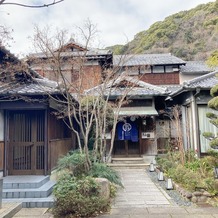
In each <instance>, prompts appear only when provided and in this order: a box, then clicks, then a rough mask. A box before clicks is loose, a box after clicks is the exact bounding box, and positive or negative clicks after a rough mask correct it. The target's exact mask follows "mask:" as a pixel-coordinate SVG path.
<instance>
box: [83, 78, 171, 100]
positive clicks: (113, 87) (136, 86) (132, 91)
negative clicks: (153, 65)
mask: <svg viewBox="0 0 218 218" xmlns="http://www.w3.org/2000/svg"><path fill="white" fill-rule="evenodd" d="M122 82H126V84H127V86H126V87H123V86H119V84H122ZM128 85H129V88H128ZM127 88H128V89H127ZM86 93H89V94H94V95H99V94H103V95H105V96H107V95H110V96H121V95H126V96H160V95H163V96H164V95H167V94H168V93H169V90H168V89H167V88H163V87H160V86H155V85H152V84H149V83H146V82H143V81H141V80H138V79H136V78H134V77H130V76H126V75H124V74H121V75H120V76H119V77H118V78H117V79H115V80H111V81H109V82H108V83H107V84H102V85H99V86H96V87H94V88H92V89H89V90H86Z"/></svg>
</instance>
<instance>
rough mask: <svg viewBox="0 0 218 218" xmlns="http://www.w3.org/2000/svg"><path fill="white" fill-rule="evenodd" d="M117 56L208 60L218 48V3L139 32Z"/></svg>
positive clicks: (116, 50)
mask: <svg viewBox="0 0 218 218" xmlns="http://www.w3.org/2000/svg"><path fill="white" fill-rule="evenodd" d="M108 48H109V49H111V50H112V51H113V52H114V54H124V53H135V54H139V53H166V52H167V53H169V52H170V53H172V54H174V55H176V56H177V57H180V58H182V59H184V60H205V59H206V58H207V57H208V56H209V55H210V54H211V52H212V51H214V50H215V49H217V48H218V0H216V1H215V2H210V3H207V4H202V5H199V6H197V7H196V8H193V9H191V10H188V11H181V12H179V13H176V14H173V15H171V16H169V17H166V18H165V19H164V21H158V22H156V23H154V24H153V25H151V27H150V28H149V29H148V30H145V31H142V32H139V33H137V34H136V35H135V37H134V39H133V40H132V41H130V42H129V43H127V44H126V45H115V46H111V47H108Z"/></svg>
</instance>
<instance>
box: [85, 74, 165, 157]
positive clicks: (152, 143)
mask: <svg viewBox="0 0 218 218" xmlns="http://www.w3.org/2000/svg"><path fill="white" fill-rule="evenodd" d="M102 86H104V85H100V86H97V87H94V88H92V89H89V90H87V93H89V94H90V95H98V94H99V93H100V91H102ZM106 87H107V88H105V89H104V90H103V94H104V96H108V95H109V100H110V101H111V102H114V101H116V100H118V99H119V98H120V96H125V99H126V100H128V103H126V102H125V103H124V104H122V107H121V108H114V113H119V119H118V123H117V127H116V137H115V141H114V147H113V153H112V156H113V157H143V156H155V155H157V153H158V144H157V140H158V132H157V129H156V123H157V122H159V119H158V110H160V109H162V108H165V102H164V99H165V98H166V97H167V96H168V94H169V91H168V90H167V89H166V88H162V87H159V86H156V85H152V84H149V83H146V82H143V81H140V80H139V79H137V78H134V77H130V76H126V75H125V74H121V75H120V76H119V77H118V78H116V79H115V80H114V81H112V82H109V83H108V84H107V86H106ZM118 101H119V100H118ZM110 139H111V136H110V132H109V133H108V134H107V140H108V146H110V145H109V144H110ZM108 150H109V149H108Z"/></svg>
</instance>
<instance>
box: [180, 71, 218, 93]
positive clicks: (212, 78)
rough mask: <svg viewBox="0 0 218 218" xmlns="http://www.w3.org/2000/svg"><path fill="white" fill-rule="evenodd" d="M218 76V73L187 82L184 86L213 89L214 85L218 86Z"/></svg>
mask: <svg viewBox="0 0 218 218" xmlns="http://www.w3.org/2000/svg"><path fill="white" fill-rule="evenodd" d="M216 74H218V71H214V72H211V73H208V74H206V75H203V76H199V77H197V78H194V79H192V80H189V81H185V82H184V83H183V86H184V87H185V88H202V89H211V88H212V87H213V86H214V85H216V84H218V78H217V77H216Z"/></svg>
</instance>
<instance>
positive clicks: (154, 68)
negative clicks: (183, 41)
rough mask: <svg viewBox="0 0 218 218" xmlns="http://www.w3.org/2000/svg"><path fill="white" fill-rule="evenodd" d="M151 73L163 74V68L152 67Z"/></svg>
mask: <svg viewBox="0 0 218 218" xmlns="http://www.w3.org/2000/svg"><path fill="white" fill-rule="evenodd" d="M153 73H164V66H153Z"/></svg>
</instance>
